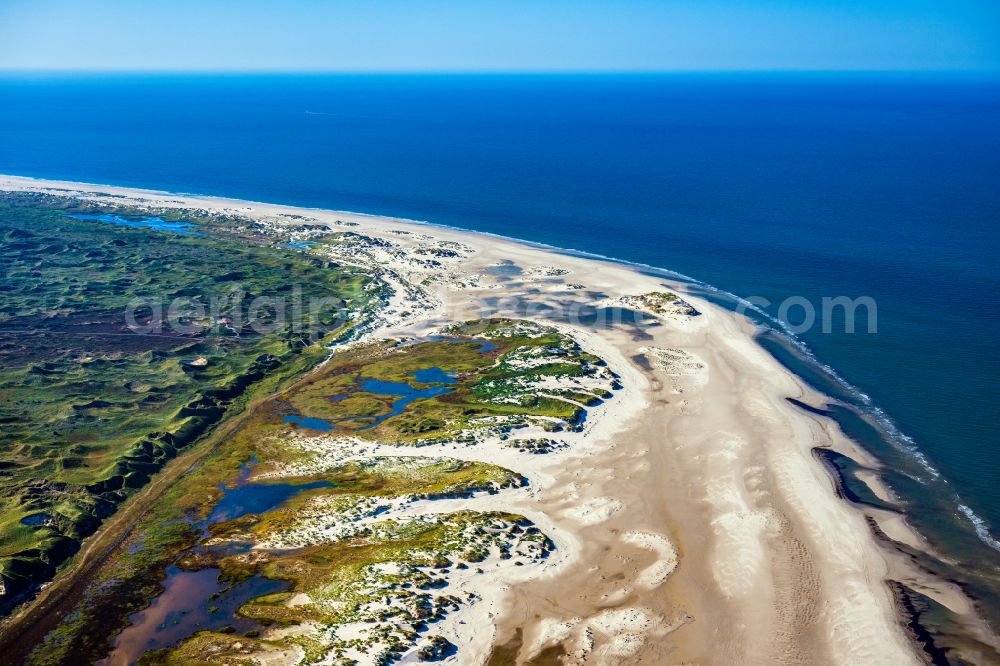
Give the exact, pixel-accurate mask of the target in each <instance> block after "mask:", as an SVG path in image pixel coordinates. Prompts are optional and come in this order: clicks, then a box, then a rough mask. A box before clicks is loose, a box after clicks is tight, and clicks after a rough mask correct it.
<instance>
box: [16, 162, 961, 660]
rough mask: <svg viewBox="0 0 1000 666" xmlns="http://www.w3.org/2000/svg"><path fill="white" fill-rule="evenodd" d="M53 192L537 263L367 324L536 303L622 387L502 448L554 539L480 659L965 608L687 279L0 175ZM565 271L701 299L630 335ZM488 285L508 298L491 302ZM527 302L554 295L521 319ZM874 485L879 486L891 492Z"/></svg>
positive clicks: (851, 644)
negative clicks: (542, 433)
mask: <svg viewBox="0 0 1000 666" xmlns="http://www.w3.org/2000/svg"><path fill="white" fill-rule="evenodd" d="M56 188H64V189H67V190H72V191H73V192H76V193H102V194H112V195H116V196H124V197H127V198H129V201H128V203H132V204H139V205H145V206H150V207H178V208H200V209H203V210H209V211H217V212H221V211H226V210H230V211H234V212H239V213H241V214H245V215H251V216H261V217H266V218H269V219H274V218H275V216H277V215H290V214H294V215H302V214H308V215H309V216H310V217H313V218H314V221H313V222H311V223H314V224H327V223H332V224H337V223H338V222H340V223H343V222H349V223H352V224H354V225H357V226H353V227H352V230H356V231H358V232H361V233H365V234H369V235H371V236H374V237H385V236H386V234H388V233H391V232H393V231H403V232H406V233H407V234H421V235H428V236H433V237H434V238H436V239H438V240H446V241H451V242H455V243H460V244H463V245H465V246H468V247H470V248H472V250H473V252H472V254H471V256H470V257H469V258H467V259H465V260H463V262H462V264H461V270H462V272H463V274H466V275H469V276H472V275H483V274H485V273H488V270H487V269H488V268H489V267H491V266H495V265H497V263H498V262H513V263H514V264H516V265H517V266H519V267H522V268H525V269H533V268H540V269H542V272H541V273H539V274H538V275H535V276H532V277H531V279H510V280H507V281H503V282H494V284H493V285H492V286H482V285H480V286H475V285H473V286H468V285H466V286H461V285H459V284H456V282H460V280H459V281H452V283H440V284H433V285H431V286H429V287H428V289H427V291H428V294H429V295H430V299H428V301H427V302H426V303H425V305H427V306H428V307H427V308H425V309H424V310H423V311H422V312H418V313H415V314H414V316H412V317H409V318H406V317H396V318H388V319H387V320H386V321H384V322H383V325H382V326H381V327H380V328H379V329H378V330H376V331H373V332H372V333H371V335H377V336H379V337H394V336H420V335H424V334H426V333H427V332H430V331H432V330H434V329H435V327H437V326H439V325H440V324H441V323H442V322H448V321H463V320H464V319H471V318H474V317H476V316H481V315H480V313H481V312H482V310H483V309H484V307H489V308H492V312H491V314H492V313H495V314H496V315H497V316H503V315H512V316H520V317H522V318H527V319H532V318H537V319H540V320H544V321H545V322H546V323H547V324H551V325H555V326H557V327H558V328H560V330H565V331H566V332H568V333H570V334H572V335H573V336H574V337H575V338H576V339H577V340H579V342H580V343H581V344H582V345H583V346H584V348H585V349H587V350H588V351H593V352H594V353H596V354H598V355H599V356H601V357H602V358H604V359H606V360H607V361H608V364H609V366H610V367H612V368H613V369H614V370H615V372H617V373H618V374H619V375H621V376H622V377H623V382H622V383H623V385H624V387H625V388H624V389H623V391H622V395H620V396H618V397H616V399H615V400H614V401H609V402H608V403H607V405H606V406H604V407H602V408H598V409H596V410H595V411H594V415H593V417H592V420H593V424H594V425H592V426H591V427H590V428H588V431H587V432H586V433H585V434H584V435H583V436H581V437H580V438H579V439H580V441H579V442H578V445H576V446H573V447H571V449H570V451H568V452H567V453H566V454H564V455H562V456H561V457H554V458H551V459H550V458H549V457H547V456H546V457H543V458H545V459H544V460H540V461H532V463H531V464H530V465H525V464H524V463H520V464H521V467H519V466H518V464H519V463H518V462H517V461H511V463H510V465H509V466H510V467H511V468H512V469H514V470H515V471H517V472H519V473H521V474H524V475H525V476H526V477H527V478H529V479H530V480H531V481H532V483H531V489H532V490H531V492H530V493H524V494H523V495H524V496H523V497H518V498H515V499H514V500H511V499H510V498H509V497H505V500H504V501H505V502H508V501H512V502H513V505H512V506H513V508H515V509H517V510H519V511H522V512H523V513H525V515H531V516H532V517H533V519H536V522H537V523H538V524H540V525H545V526H547V527H549V528H551V529H552V531H553V533H554V535H556V536H554V540H555V541H556V543H557V545H558V546H559V552H560V553H561V554H560V557H558V558H555V559H554V561H553V562H551V566H548V567H547V569H546V570H545V571H544V572H539V573H538V575H533V576H530V577H528V578H524V579H523V580H519V579H517V578H512V579H509V580H498V581H497V583H498V586H497V590H498V591H497V594H495V595H493V596H492V597H491V598H489V599H488V604H487V606H486V607H488V608H490V610H489V611H488V613H489V614H488V615H480V616H479V619H480V621H484V622H489V621H490V620H491V619H492V620H493V622H494V623H495V627H496V629H495V633H494V634H493V635H491V636H490V637H489V640H486V637H485V632H483V635H480V636H479V641H478V643H477V645H476V654H477V656H478V657H479V658H480V659H481V660H485V659H486V658H487V657H488V655H489V654H490V651H491V649H492V646H493V645H495V644H496V645H501V646H503V645H509V644H510V643H511V641H519V645H520V646H521V647H522V651H521V655H522V657H528V658H530V657H532V656H533V655H538V654H540V653H542V652H543V651H545V650H549V649H552V647H553V646H554V645H561V646H563V647H562V648H561V649H563V650H564V651H565V654H569V655H571V656H572V655H575V654H578V655H580V656H582V657H584V658H587V659H589V658H591V657H593V658H594V659H595V660H596V661H597V662H598V663H601V662H612V663H613V662H615V661H616V660H618V661H620V660H622V659H634V660H637V663H643V662H648V663H662V662H663V661H670V662H672V663H674V662H685V661H698V662H703V663H729V662H732V661H745V662H749V663H764V662H769V661H782V660H796V659H798V660H808V661H810V662H818V663H846V662H856V661H863V662H864V663H907V662H912V663H916V654H915V652H914V648H913V646H912V645H911V644H910V642H909V641H908V640H907V637H906V636H905V634H904V632H903V630H902V628H901V626H900V624H899V622H898V617H897V611H896V606H895V602H894V599H893V594H892V592H891V590H890V588H889V585H888V584H887V580H888V579H890V578H893V579H895V580H899V579H901V578H905V579H908V580H917V581H919V582H920V584H921V585H922V587H923V588H925V589H928V590H931V589H934V590H937V594H938V596H939V599H946V600H948V601H949V606H950V607H952V610H954V611H956V612H966V613H971V612H972V611H971V606H970V605H969V604H964V605H963V603H962V601H963V599H964V597H963V596H962V595H961V591H960V590H958V589H957V586H953V587H954V589H949V588H948V586H947V585H942V583H941V582H940V581H934V580H931V578H930V577H927V576H923V577H921V576H920V575H919V572H916V571H913V570H912V567H910V569H909V570H908V569H907V564H906V562H903V561H900V558H894V557H893V556H892V554H891V552H889V551H888V550H887V549H886V548H883V547H882V546H880V545H879V543H878V541H877V539H876V537H875V536H874V535H873V534H872V530H871V529H870V527H869V525H868V523H867V522H866V517H865V515H864V514H863V513H862V512H861V511H859V510H857V509H855V508H854V507H851V506H849V505H848V504H847V503H845V502H843V501H841V500H840V499H839V498H838V497H837V495H836V493H835V489H834V484H833V483H832V482H831V479H830V476H829V474H828V471H827V470H826V469H825V468H824V466H823V465H822V464H821V463H820V461H818V460H816V459H815V457H814V456H813V453H812V452H813V450H814V449H815V448H818V447H819V448H830V449H832V450H835V451H838V452H840V453H843V454H844V455H847V456H848V457H850V458H852V459H855V460H861V461H864V462H866V463H867V464H870V465H871V466H876V465H877V463H876V462H875V461H874V459H872V458H871V457H870V456H868V455H867V454H866V453H865V452H863V451H861V450H860V449H859V448H858V447H857V446H855V445H854V444H853V443H852V442H851V441H850V440H848V439H847V438H846V437H845V436H844V435H843V434H842V433H840V432H839V430H838V429H837V427H836V425H835V424H834V423H833V421H831V420H830V419H827V418H825V417H823V416H821V415H818V414H815V413H811V412H809V411H807V410H805V409H801V408H798V407H796V406H794V405H793V404H792V403H791V402H789V399H795V400H799V401H801V402H803V403H805V404H807V405H812V406H815V407H820V406H822V404H823V403H824V398H823V396H822V395H821V394H819V393H818V392H816V391H814V390H812V389H811V388H809V387H808V386H806V385H805V384H804V382H802V381H801V380H800V379H799V378H798V377H796V376H795V375H794V374H792V373H791V372H790V371H789V370H787V369H786V368H784V367H783V366H782V365H781V364H780V363H779V362H778V361H777V360H776V359H774V358H773V357H772V356H771V355H770V354H768V353H767V352H766V351H765V350H764V349H763V348H762V347H761V346H760V345H759V344H757V343H756V342H755V341H754V340H753V337H752V326H751V324H750V323H749V321H748V320H746V319H744V318H742V317H740V316H739V315H736V314H734V313H732V312H729V311H726V310H724V309H723V308H721V307H719V306H716V305H714V304H711V303H709V302H708V301H704V300H702V299H700V298H698V297H696V296H693V295H690V294H687V293H685V287H684V285H683V284H682V283H678V282H675V281H669V280H666V279H663V278H654V277H651V276H649V275H644V274H641V273H639V272H637V271H636V270H635V269H634V268H632V267H629V266H627V265H624V264H621V263H616V262H612V261H609V260H598V259H593V258H587V257H579V256H573V254H569V253H562V254H560V253H558V251H556V250H555V249H553V248H544V247H537V246H535V244H528V243H522V242H518V241H516V240H513V239H503V238H500V237H496V236H490V235H486V234H480V233H477V232H472V231H463V230H456V229H451V228H448V227H439V226H437V225H433V224H431V223H423V222H415V221H408V220H399V219H394V218H383V217H379V216H372V215H362V214H354V213H346V212H339V211H323V210H318V209H304V208H298V207H293V206H276V205H270V204H264V203H259V202H247V201H236V200H229V199H222V198H216V197H198V196H191V195H175V194H170V193H163V192H153V191H145V190H133V189H127V188H116V187H113V186H101V185H84V184H80V183H68V182H63V181H43V180H36V179H27V178H17V177H8V176H0V189H19V190H30V189H50V190H51V189H56ZM60 194H68V193H67V192H60ZM278 223H280V222H278ZM394 240H396V241H400V242H403V241H405V236H401V237H396V238H394ZM397 268H398V267H397ZM552 269H555V271H566V273H562V274H553V273H554V271H553V270H552ZM402 270H403V269H402V268H399V269H398V271H397V274H401V272H402ZM546 270H548V272H549V274H546V273H545V271H546ZM415 274H419V271H415ZM563 276H565V279H563ZM569 282H572V283H574V284H581V283H582V286H583V287H584V288H585V289H584V290H582V291H584V292H589V293H591V294H603V295H605V296H606V298H607V299H610V300H613V299H616V298H621V297H629V296H636V295H639V294H642V293H645V292H648V291H655V290H657V289H663V288H667V289H671V290H674V291H677V292H680V293H682V294H683V295H684V298H685V299H686V300H688V301H689V302H690V303H691V304H692V305H694V306H695V308H696V309H697V310H698V311H699V312H700V313H701V314H700V315H699V317H698V318H695V319H685V318H683V317H663V318H661V319H660V321H658V323H657V326H655V327H652V328H650V329H645V330H642V331H639V330H629V329H628V328H627V327H617V328H615V327H612V328H596V327H587V326H581V325H579V323H576V324H574V323H567V322H564V321H560V320H559V317H558V311H559V308H560V307H562V306H563V305H564V304H565V302H568V301H569V300H571V299H570V296H572V294H567V283H569ZM497 284H499V287H497V286H496V285H497ZM493 289H497V290H500V291H502V292H503V298H501V299H499V300H501V301H502V300H504V299H509V303H508V304H504V303H495V302H493V301H496V300H498V299H495V298H494V296H495V294H496V291H493ZM485 301H490V304H489V305H488V306H484V302H485ZM525 303H527V304H528V305H529V308H528V309H530V305H531V304H536V305H537V304H544V305H546V306H547V309H544V308H543V309H541V310H540V311H539V312H540V314H535V315H533V316H525V314H524V312H523V311H522V310H523V309H524V308H525ZM402 305H403V304H397V307H400V308H401V307H402ZM552 313H556V315H555V316H554V318H553V315H552ZM657 350H660V351H662V350H669V351H671V352H673V351H676V350H680V351H681V352H682V353H683V355H684V356H682V358H686V359H688V361H690V362H688V363H681V364H680V367H678V364H676V363H673V364H672V363H670V362H664V361H663V359H662V358H659V357H657V355H656V353H655V352H656V351H657ZM421 453H426V451H421ZM871 485H872V487H873V492H876V494H878V492H879V491H881V490H884V489H880V488H879V487H878V484H877V482H876V481H874V480H873V481H872V482H871ZM874 520H876V522H877V523H878V527H879V529H880V530H881V531H882V532H883V533H885V534H886V535H889V536H890V537H892V538H893V539H895V540H897V541H903V542H905V543H908V544H909V545H911V546H913V547H919V546H920V541H921V540H920V538H919V536H917V535H915V534H913V533H912V531H910V530H909V528H907V527H906V525H905V523H903V522H902V521H901V520H896V521H894V520H892V517H891V516H882V517H881V520H879V519H878V518H874ZM546 531H548V530H546ZM595 567H596V568H597V573H598V575H596V576H595ZM505 588H506V589H505ZM568 589H573V590H574V594H573V595H572V596H571V597H570V598H566V596H565V594H564V591H565V590H568ZM481 608H483V607H481ZM595 634H596V635H597V636H598V639H597V642H596V644H595V643H594V640H595V639H594V635H595ZM588 641H589V643H588ZM588 644H589V647H588ZM595 645H596V647H595ZM574 651H576V652H574Z"/></svg>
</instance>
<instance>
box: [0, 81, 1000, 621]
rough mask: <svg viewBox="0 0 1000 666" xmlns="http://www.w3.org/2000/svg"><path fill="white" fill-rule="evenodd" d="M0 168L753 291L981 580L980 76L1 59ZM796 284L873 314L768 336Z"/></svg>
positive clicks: (992, 265) (789, 352)
mask: <svg viewBox="0 0 1000 666" xmlns="http://www.w3.org/2000/svg"><path fill="white" fill-rule="evenodd" d="M0 172H5V173H16V174H21V175H31V176H38V177H52V178H65V179H70V180H81V181H90V182H105V183H115V184H120V185H126V186H142V187H153V188H157V189H166V190H173V191H183V192H199V193H208V194H217V195H225V196H232V197H239V198H248V199H256V200H264V201H274V202H284V203H291V204H298V205H305V206H318V207H329V208H338V209H347V210H357V211H362V212H370V213H382V214H391V215H399V216H403V217H409V218H415V219H422V220H430V221H434V222H438V223H442V224H449V225H455V226H460V227H465V228H471V229H477V230H482V231H488V232H493V233H497V234H503V235H507V236H513V237H517V238H524V239H528V240H532V241H536V242H541V243H548V244H551V245H555V246H558V247H569V248H576V249H579V250H584V251H588V252H592V253H597V254H601V255H607V256H612V257H617V258H620V259H624V260H629V261H633V262H640V263H643V264H647V265H649V266H657V267H665V268H669V269H672V270H674V271H678V272H680V273H682V274H684V275H688V276H693V277H694V278H696V279H697V280H698V281H699V283H701V286H700V287H699V288H700V289H701V290H702V291H704V292H705V293H706V294H707V295H709V296H711V297H713V298H717V299H721V300H724V301H727V302H728V303H729V304H730V305H733V302H732V300H731V299H727V298H725V297H724V296H723V295H722V294H720V293H719V292H716V291H714V290H713V289H712V287H714V288H717V289H720V290H724V291H726V292H731V293H733V294H738V295H739V296H741V297H751V296H753V297H760V298H761V299H764V300H766V301H767V302H769V303H770V305H767V306H764V307H762V308H761V311H760V312H759V313H756V316H757V317H758V318H759V319H760V320H761V321H763V322H766V323H768V324H769V325H770V326H771V327H772V329H774V330H772V331H771V332H770V333H768V334H766V335H765V336H764V343H765V344H766V345H767V346H768V348H769V349H771V350H772V351H773V352H774V353H775V354H776V355H777V356H778V357H779V358H780V359H782V360H783V361H784V362H785V363H787V364H788V365H789V367H792V368H793V369H795V370H796V371H797V372H799V373H801V374H802V375H803V376H804V377H806V378H807V379H809V380H810V381H811V382H812V383H814V384H816V385H817V386H819V387H821V388H823V389H824V390H827V391H828V392H829V393H831V394H832V395H834V396H835V397H836V398H838V399H839V400H840V401H841V402H842V405H843V406H842V407H841V408H838V409H835V410H834V415H835V416H836V417H837V418H838V420H841V422H842V424H843V426H844V428H845V429H846V430H848V432H850V433H851V434H852V435H853V436H854V437H856V438H857V439H859V440H860V441H862V442H863V443H864V444H865V445H866V446H867V447H868V448H869V449H871V450H872V451H873V452H875V453H876V454H878V455H879V456H880V457H881V458H883V459H884V460H885V461H886V462H887V463H888V464H889V465H890V467H891V468H892V470H893V473H892V475H891V478H890V481H891V482H892V483H893V486H894V487H895V488H896V489H897V490H899V491H900V493H901V494H902V495H903V497H904V498H905V500H906V502H907V506H908V509H909V510H910V512H911V514H912V517H913V518H912V519H913V520H914V521H915V522H916V523H917V524H918V525H919V526H920V527H921V529H922V530H923V531H924V532H925V533H926V534H927V535H928V536H929V538H930V539H931V541H932V542H933V543H934V545H935V546H937V547H939V548H941V549H942V550H944V551H946V552H948V553H949V554H951V555H953V556H954V557H956V558H957V561H958V562H959V563H960V565H961V567H962V568H963V569H964V570H965V572H966V573H967V574H968V572H970V571H971V572H978V573H975V574H969V575H975V576H979V577H978V578H976V582H975V583H974V585H979V586H981V587H980V588H976V589H977V593H978V595H979V596H980V597H982V598H984V599H988V600H990V599H995V598H996V597H991V596H990V594H992V593H991V592H990V591H989V590H994V591H995V590H996V589H997V587H996V580H997V578H998V577H1000V552H998V548H1000V544H997V543H996V538H997V535H998V534H1000V493H997V492H996V488H997V486H998V483H1000V447H998V437H997V431H998V426H1000V409H998V407H997V403H996V399H995V397H994V392H995V386H996V382H997V380H998V379H1000V352H998V347H997V344H996V343H997V333H996V331H997V326H998V324H1000V308H998V295H1000V278H998V275H997V266H998V265H1000V250H998V247H1000V242H998V240H1000V239H998V235H1000V232H998V227H1000V188H998V187H997V185H996V184H997V182H1000V85H998V83H997V82H996V81H991V80H985V79H973V78H959V77H951V78H948V77H943V76H934V77H931V76H925V77H912V76H911V77H904V76H874V75H872V76H845V75H784V76H773V75H656V76H652V75H650V76H593V77H586V76H456V77H444V76H411V77H400V76H283V77H278V76H273V77H257V76H235V77H216V76H196V77H186V78H184V77H169V76H163V77H146V78H142V77H110V78H100V77H84V78H76V79H71V78H58V77H44V78H30V77H7V78H0ZM707 285H711V286H712V287H708V286H707ZM791 296H794V297H801V298H802V299H804V300H805V301H806V302H808V303H810V304H812V306H813V307H815V308H817V309H819V308H820V304H821V301H822V299H823V298H824V297H837V296H848V297H850V298H857V297H861V296H869V297H871V298H872V299H874V301H875V302H876V303H877V324H878V331H877V333H872V334H869V333H867V332H860V333H855V334H847V333H845V332H844V330H843V322H842V321H838V320H837V318H834V319H833V321H832V330H831V332H829V333H827V332H824V331H823V330H822V327H821V326H820V325H817V326H815V327H813V328H811V329H809V330H806V331H804V332H801V333H800V334H799V335H797V336H795V337H794V338H792V337H788V336H786V335H782V334H781V330H782V327H781V325H780V324H778V323H776V322H775V321H774V319H773V318H774V317H777V315H778V314H779V304H781V303H782V302H783V300H784V299H786V298H788V297H791ZM800 316H801V312H800V311H796V310H794V309H793V311H792V312H791V315H790V318H791V319H792V323H798V321H799V318H800ZM862 328H863V327H862ZM832 373H835V374H832ZM987 603H988V604H989V605H991V607H992V608H994V610H996V612H997V614H1000V609H997V605H996V603H995V602H994V601H988V602H987Z"/></svg>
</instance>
